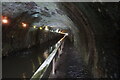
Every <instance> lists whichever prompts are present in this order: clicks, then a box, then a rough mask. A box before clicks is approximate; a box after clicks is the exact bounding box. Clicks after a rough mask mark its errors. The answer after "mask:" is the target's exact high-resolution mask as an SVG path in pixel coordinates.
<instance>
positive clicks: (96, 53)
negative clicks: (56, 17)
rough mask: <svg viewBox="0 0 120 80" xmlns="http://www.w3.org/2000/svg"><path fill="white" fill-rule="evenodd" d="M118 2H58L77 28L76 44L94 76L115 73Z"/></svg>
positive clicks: (119, 28) (117, 71)
mask: <svg viewBox="0 0 120 80" xmlns="http://www.w3.org/2000/svg"><path fill="white" fill-rule="evenodd" d="M118 4H119V3H61V5H62V6H64V7H62V6H61V7H62V9H63V10H64V11H66V13H67V14H68V16H69V17H70V19H71V20H72V21H73V22H74V24H75V25H76V26H74V27H77V29H78V30H79V33H76V34H79V37H80V38H78V39H79V41H78V42H77V43H78V45H76V46H77V48H78V50H79V51H80V54H81V56H82V57H83V60H84V61H85V63H86V64H87V65H88V66H89V68H90V70H91V72H92V75H93V77H94V78H118V77H119V66H118V65H119V63H118V57H119V49H120V47H119V45H118V44H119V33H118V32H119V30H120V27H118V25H119V23H118V21H119V19H118V17H119V12H118V11H119V8H118ZM109 6H111V7H109ZM74 27H73V29H74Z"/></svg>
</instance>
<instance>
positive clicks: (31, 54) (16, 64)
mask: <svg viewBox="0 0 120 80" xmlns="http://www.w3.org/2000/svg"><path fill="white" fill-rule="evenodd" d="M58 40H59V38H58V39H55V40H52V41H50V42H49V41H48V43H44V44H42V45H37V46H34V47H31V48H27V49H25V50H22V51H17V52H12V53H10V54H9V55H8V56H7V57H4V58H3V60H2V63H3V65H2V67H3V71H2V74H3V78H30V77H31V76H32V75H33V73H34V72H35V71H36V70H37V69H38V68H39V67H40V65H41V64H42V63H43V61H44V60H45V59H46V58H47V57H48V56H49V54H50V53H51V52H52V50H53V49H54V48H55V46H54V44H55V43H56V42H57V41H58ZM52 45H53V46H52Z"/></svg>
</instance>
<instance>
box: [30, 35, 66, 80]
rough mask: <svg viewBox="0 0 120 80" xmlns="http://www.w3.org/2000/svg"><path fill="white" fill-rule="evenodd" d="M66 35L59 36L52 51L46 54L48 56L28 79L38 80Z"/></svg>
mask: <svg viewBox="0 0 120 80" xmlns="http://www.w3.org/2000/svg"><path fill="white" fill-rule="evenodd" d="M66 36H67V35H64V37H63V38H61V39H60V40H59V41H58V42H57V43H56V44H55V45H56V48H55V49H54V50H53V51H52V53H51V54H50V55H49V56H48V58H47V59H46V60H45V61H44V62H43V64H42V65H41V66H40V67H39V68H38V69H37V71H36V72H35V73H34V74H33V76H32V77H31V79H30V80H34V79H35V80H36V79H38V80H40V79H41V78H42V77H43V75H44V73H45V72H46V70H47V68H48V67H49V65H50V63H51V62H52V60H53V59H54V58H55V55H56V53H57V51H58V49H59V47H60V45H61V44H62V42H63V41H64V39H65V37H66Z"/></svg>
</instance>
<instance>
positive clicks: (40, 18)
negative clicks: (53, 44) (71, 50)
mask: <svg viewBox="0 0 120 80" xmlns="http://www.w3.org/2000/svg"><path fill="white" fill-rule="evenodd" d="M53 13H54V14H53ZM56 14H57V12H56V10H54V9H53V10H49V9H48V8H47V7H44V4H43V5H42V6H38V5H37V4H36V3H34V2H15V3H14V2H4V3H2V16H6V17H7V18H8V19H9V24H7V25H6V24H3V25H2V41H3V47H2V49H3V56H6V55H7V54H8V53H10V52H12V51H16V50H19V49H23V48H29V47H31V46H33V45H36V44H38V43H40V44H41V43H44V42H45V41H48V40H50V39H52V38H54V37H55V36H59V34H54V33H51V32H45V31H40V30H39V29H34V28H33V26H34V25H36V26H37V27H40V26H42V25H47V23H48V22H50V21H51V19H54V18H51V17H52V16H53V15H56ZM49 18H50V19H49ZM23 23H26V24H27V27H23V26H22V24H23Z"/></svg>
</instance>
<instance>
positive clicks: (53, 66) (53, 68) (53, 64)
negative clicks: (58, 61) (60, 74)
mask: <svg viewBox="0 0 120 80" xmlns="http://www.w3.org/2000/svg"><path fill="white" fill-rule="evenodd" d="M52 74H53V75H55V58H54V59H53V61H52Z"/></svg>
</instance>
